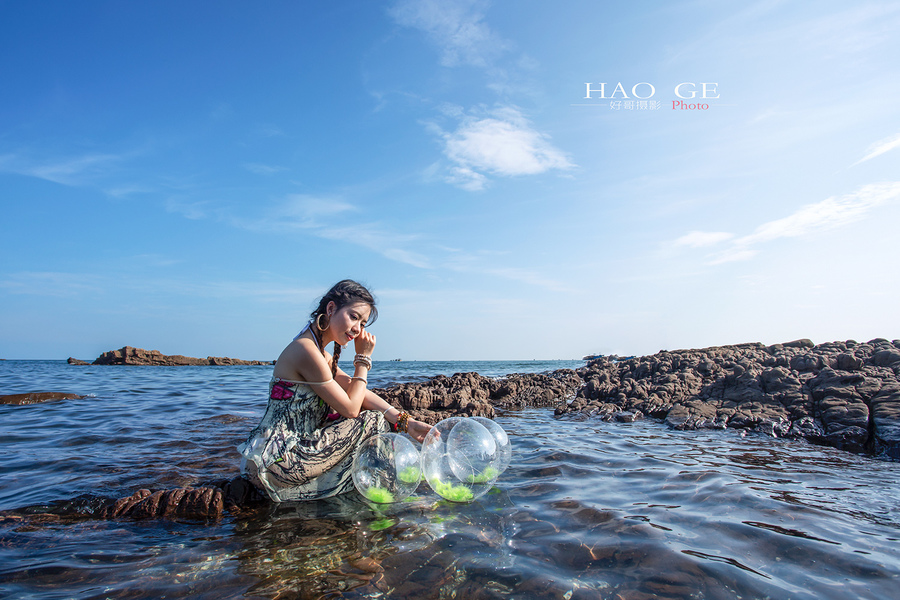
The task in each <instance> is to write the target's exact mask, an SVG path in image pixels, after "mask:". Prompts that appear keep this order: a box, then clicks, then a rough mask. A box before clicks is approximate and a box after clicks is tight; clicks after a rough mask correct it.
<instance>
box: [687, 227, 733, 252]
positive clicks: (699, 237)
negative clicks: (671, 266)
mask: <svg viewBox="0 0 900 600" xmlns="http://www.w3.org/2000/svg"><path fill="white" fill-rule="evenodd" d="M733 237H734V234H733V233H728V232H726V231H691V232H690V233H687V234H685V235H683V236H681V237H680V238H678V239H677V240H675V245H676V246H688V247H690V248H703V247H705V246H715V245H716V244H719V243H721V242H724V241H727V240H730V239H731V238H733Z"/></svg>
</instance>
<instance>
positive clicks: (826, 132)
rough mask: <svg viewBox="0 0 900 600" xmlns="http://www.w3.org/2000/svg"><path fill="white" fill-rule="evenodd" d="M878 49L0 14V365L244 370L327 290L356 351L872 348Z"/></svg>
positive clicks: (568, 24)
mask: <svg viewBox="0 0 900 600" xmlns="http://www.w3.org/2000/svg"><path fill="white" fill-rule="evenodd" d="M897 31H900V3H897V2H860V3H852V5H851V3H847V2H838V1H827V0H826V1H822V2H815V3H810V2H788V1H784V2H778V1H760V2H746V1H735V2H726V1H708V2H706V1H694V2H690V1H675V2H668V1H667V2H662V1H660V2H650V1H648V2H599V1H596V0H590V1H577V0H573V1H568V2H557V3H550V2H544V1H542V2H537V1H530V0H516V1H515V2H513V1H511V0H507V1H503V2H501V1H496V2H481V1H458V0H443V1H437V0H429V1H424V0H403V1H400V2H372V1H356V2H344V1H335V2H328V3H301V2H267V3H264V4H252V3H250V4H248V3H246V2H229V1H226V2H220V1H216V2H212V1H208V2H167V1H153V2H150V1H143V2H140V1H138V2H118V1H110V2H100V1H95V0H85V1H83V2H67V1H57V2H53V1H46V2H26V1H24V0H22V1H9V0H0V78H2V79H0V80H2V82H3V90H4V92H3V94H0V198H2V207H3V219H2V225H0V233H2V235H0V254H2V256H3V260H2V263H0V314H2V315H3V316H2V328H0V357H3V358H66V357H68V356H74V357H78V358H84V359H93V358H95V357H96V356H98V355H99V354H100V353H101V352H104V351H106V350H111V349H114V348H119V347H122V346H124V345H132V346H137V347H142V348H147V349H157V350H160V351H161V352H164V353H167V354H186V355H192V356H209V355H213V356H233V357H238V358H246V359H251V358H252V359H270V358H274V357H276V356H277V354H278V353H279V352H280V350H281V349H282V347H283V346H284V344H285V343H286V342H287V341H289V339H290V338H291V336H292V335H294V334H295V333H296V332H297V331H298V330H299V328H300V327H301V326H302V324H303V323H304V322H305V320H306V318H307V316H308V314H309V312H310V310H311V309H312V308H313V304H314V302H315V300H316V299H317V298H318V296H319V295H321V294H322V293H323V292H324V291H325V290H326V289H327V288H328V287H329V286H330V285H331V284H332V283H334V282H335V281H337V280H339V279H342V278H345V277H351V278H355V279H359V280H360V281H363V282H365V283H367V284H368V285H369V286H370V287H371V289H372V290H373V292H374V293H375V294H376V296H377V297H378V300H379V307H380V311H381V317H380V318H379V320H378V322H377V323H376V324H375V325H374V326H373V328H372V332H373V333H374V334H375V335H376V336H377V339H378V346H377V348H376V358H381V359H391V358H403V359H407V360H411V359H419V360H454V359H466V360H469V359H471V360H479V359H532V358H534V359H555V358H580V357H581V356H582V355H584V354H587V353H604V354H607V353H618V354H620V355H631V354H651V353H654V352H657V351H658V350H661V349H676V348H689V347H705V346H710V345H720V344H729V343H740V342H749V341H761V342H764V343H767V344H768V343H775V342H783V341H788V340H792V339H796V338H800V337H808V338H811V339H813V340H814V341H815V342H817V343H818V342H826V341H834V340H845V339H851V338H852V339H856V340H858V341H865V340H868V339H871V338H874V337H887V338H890V339H893V338H897V337H900V316H898V311H897V310H896V300H895V299H896V298H897V294H898V291H900V290H898V273H900V257H898V252H897V243H896V239H897V234H896V230H897V225H898V223H900V62H898V61H897V57H898V56H900V37H898V36H897V35H896V32H897ZM601 83H605V84H606V86H605V88H604V90H605V94H604V95H605V96H607V97H606V98H601V97H600V95H601V94H600V92H599V90H600V84H601ZM619 83H621V87H620V88H619V89H618V90H616V88H617V84H619ZM703 83H707V84H709V85H707V94H706V95H707V98H701V97H700V96H701V95H702V89H703V87H702V85H701V84H703ZM587 84H590V86H588V85H587ZM679 84H686V85H683V86H681V87H680V88H678V91H680V92H681V96H683V97H684V99H682V98H680V97H679V95H677V94H676V86H678V85H679ZM651 86H652V87H651ZM691 92H693V93H694V97H693V98H691V97H690V96H691ZM651 94H652V95H651ZM610 96H611V97H610ZM626 96H627V98H626ZM679 101H681V102H683V103H684V104H683V105H684V106H687V107H690V106H691V105H693V109H692V108H683V109H682V108H680V105H678V104H677V103H678V102H679Z"/></svg>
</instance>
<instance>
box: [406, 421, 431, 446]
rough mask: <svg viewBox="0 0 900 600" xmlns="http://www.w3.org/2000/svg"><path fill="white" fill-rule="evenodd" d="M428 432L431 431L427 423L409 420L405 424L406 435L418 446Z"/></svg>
mask: <svg viewBox="0 0 900 600" xmlns="http://www.w3.org/2000/svg"><path fill="white" fill-rule="evenodd" d="M429 431H431V425H429V424H428V423H423V422H422V421H416V420H415V419H409V420H408V421H407V422H406V433H408V434H409V435H410V436H411V437H412V438H413V439H414V440H416V441H417V442H419V443H420V444H421V443H422V442H423V441H425V436H426V435H428V432H429Z"/></svg>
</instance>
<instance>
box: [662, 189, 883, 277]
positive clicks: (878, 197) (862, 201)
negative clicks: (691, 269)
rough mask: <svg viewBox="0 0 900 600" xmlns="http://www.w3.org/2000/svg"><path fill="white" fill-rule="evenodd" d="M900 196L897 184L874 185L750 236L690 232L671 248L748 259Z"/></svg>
mask: <svg viewBox="0 0 900 600" xmlns="http://www.w3.org/2000/svg"><path fill="white" fill-rule="evenodd" d="M898 197H900V182H889V183H875V184H869V185H866V186H863V187H862V188H860V189H859V190H857V191H856V192H853V193H851V194H845V195H843V196H833V197H831V198H827V199H825V200H822V201H821V202H816V203H814V204H807V205H806V206H802V207H801V208H800V209H799V210H797V211H796V212H794V213H793V214H791V215H788V216H787V217H784V218H781V219H775V220H773V221H768V222H766V223H763V224H762V225H760V226H759V227H757V228H756V229H755V230H754V231H753V233H750V234H748V235H744V236H741V237H735V236H734V235H733V234H731V233H727V232H703V231H692V232H690V233H688V234H686V235H684V236H682V237H680V238H678V239H677V240H675V242H674V245H676V246H688V247H692V248H701V247H713V246H717V245H721V244H723V243H725V242H729V243H728V245H727V246H726V247H724V248H721V249H720V250H718V251H716V252H714V253H713V254H712V255H710V257H709V258H710V264H722V263H727V262H735V261H740V260H748V259H750V258H752V257H753V256H755V255H756V254H757V253H758V249H757V248H758V247H759V246H761V245H763V244H766V243H768V242H772V241H775V240H778V239H782V238H797V237H803V236H808V235H814V234H817V233H822V232H825V231H830V230H832V229H836V228H838V227H842V226H844V225H847V224H849V223H852V222H854V221H858V220H860V219H862V218H863V217H864V216H865V215H866V214H867V213H868V212H869V211H871V210H872V209H873V208H875V207H877V206H879V205H882V204H885V203H887V202H890V201H892V200H894V199H896V198H898Z"/></svg>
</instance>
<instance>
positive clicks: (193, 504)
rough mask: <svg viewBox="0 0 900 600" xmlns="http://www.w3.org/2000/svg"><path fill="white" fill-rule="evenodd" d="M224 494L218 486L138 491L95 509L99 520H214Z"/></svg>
mask: <svg viewBox="0 0 900 600" xmlns="http://www.w3.org/2000/svg"><path fill="white" fill-rule="evenodd" d="M224 508H225V496H224V494H223V491H222V489H221V488H217V487H204V488H176V489H171V490H159V491H156V492H151V491H150V490H138V491H136V492H135V493H134V494H132V495H131V496H128V497H127V498H120V499H118V500H115V501H114V502H112V503H110V504H109V505H108V506H105V507H104V508H102V509H101V510H99V511H98V512H97V513H96V515H94V516H96V517H98V518H101V519H119V518H129V519H158V518H185V519H214V518H218V517H220V516H221V515H222V511H223V510H224Z"/></svg>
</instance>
